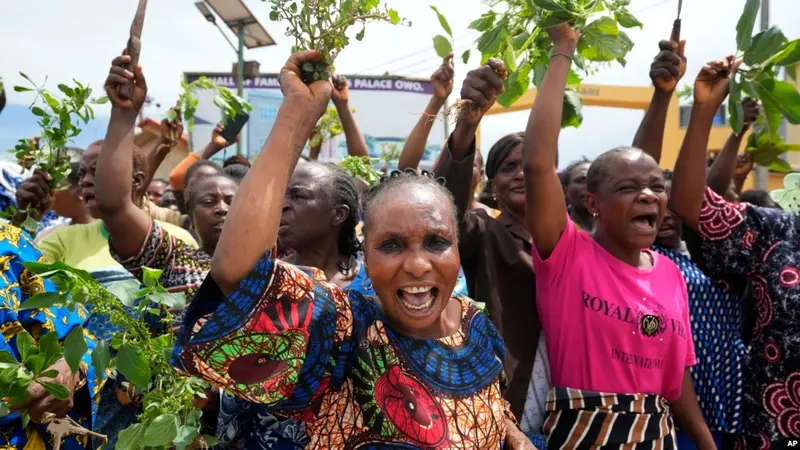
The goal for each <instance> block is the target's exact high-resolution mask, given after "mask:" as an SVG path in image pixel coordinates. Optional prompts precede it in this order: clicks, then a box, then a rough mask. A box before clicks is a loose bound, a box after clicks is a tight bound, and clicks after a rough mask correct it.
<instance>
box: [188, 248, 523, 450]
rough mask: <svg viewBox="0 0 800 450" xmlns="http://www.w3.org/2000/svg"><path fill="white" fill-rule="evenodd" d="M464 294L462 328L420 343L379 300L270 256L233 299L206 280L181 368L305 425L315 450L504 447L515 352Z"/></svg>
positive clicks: (193, 312)
mask: <svg viewBox="0 0 800 450" xmlns="http://www.w3.org/2000/svg"><path fill="white" fill-rule="evenodd" d="M458 301H459V302H460V304H461V307H462V321H461V326H460V328H459V330H458V331H457V332H456V333H455V334H453V335H451V336H448V337H446V338H442V339H430V340H418V339H413V338H410V337H407V336H404V335H401V334H399V333H397V332H396V331H394V330H393V329H392V327H391V325H390V323H389V322H388V321H387V319H386V317H385V316H384V315H383V313H382V311H381V309H380V307H379V306H378V302H376V301H375V300H374V299H372V298H370V297H365V296H364V295H362V294H360V293H358V292H355V291H347V292H345V291H344V290H341V289H339V288H337V287H336V286H334V285H332V284H329V283H326V282H324V281H318V280H315V279H314V278H313V277H311V276H309V275H308V274H307V273H305V272H304V271H302V270H300V269H298V268H297V267H295V266H292V265H291V264H287V263H284V262H282V261H277V260H275V259H274V257H273V256H272V252H268V253H267V254H266V255H265V256H264V257H263V258H262V259H261V261H260V262H259V263H258V264H257V265H256V267H255V268H254V269H253V271H252V273H251V274H250V275H249V276H248V277H247V278H246V279H245V280H244V281H242V282H241V283H240V285H239V287H238V288H237V289H236V290H235V291H234V292H233V293H232V294H231V295H230V296H228V297H227V298H226V297H225V296H224V295H223V294H222V292H221V291H220V289H219V287H218V286H217V285H216V283H214V280H213V279H211V278H210V277H209V278H206V281H205V282H204V285H203V286H202V287H201V288H200V290H199V291H198V293H197V296H196V297H195V299H194V301H193V302H192V304H191V306H190V307H189V310H188V311H187V315H186V321H185V323H184V331H183V334H182V336H180V337H179V341H178V342H179V345H177V346H176V349H175V350H176V354H175V355H176V357H177V359H176V364H179V365H182V366H183V368H184V369H185V370H187V371H188V372H189V373H191V374H193V375H195V376H198V377H201V378H203V379H205V380H207V381H209V382H210V383H212V384H214V385H217V386H219V387H221V388H223V389H225V390H226V391H227V392H230V393H232V394H234V395H236V396H237V397H240V398H243V399H245V400H248V401H251V402H254V403H261V404H264V405H266V406H267V407H268V408H269V410H270V411H271V412H281V413H282V414H284V415H288V416H291V417H294V418H296V419H298V420H299V421H301V422H303V423H304V424H305V428H306V432H307V435H308V439H309V442H308V445H307V446H306V448H313V449H316V448H325V449H332V450H336V449H352V448H362V449H377V448H395V449H418V448H425V449H434V448H435V449H444V448H448V449H483V448H486V449H489V448H491V449H497V448H502V446H503V443H504V441H505V434H506V424H505V420H506V419H507V418H510V417H511V416H510V412H509V409H508V403H507V402H506V401H505V400H503V398H502V395H501V390H500V376H501V373H502V370H503V366H502V359H503V356H504V354H505V348H504V346H503V343H502V340H501V338H500V336H499V335H498V333H497V331H496V330H495V329H494V327H493V326H492V324H491V322H490V321H489V320H488V318H487V317H486V316H485V315H484V314H483V313H481V312H479V311H478V309H477V308H476V307H475V306H474V305H473V304H472V303H471V302H469V301H467V300H466V299H458ZM200 318H203V319H204V323H203V324H202V326H200V327H199V329H196V328H195V324H196V322H197V321H198V319H200ZM187 330H189V331H190V332H187Z"/></svg>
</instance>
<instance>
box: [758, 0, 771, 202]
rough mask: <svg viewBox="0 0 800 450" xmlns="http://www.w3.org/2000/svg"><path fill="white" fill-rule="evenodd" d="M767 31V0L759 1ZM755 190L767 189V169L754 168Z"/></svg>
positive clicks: (763, 25) (763, 23) (762, 19)
mask: <svg viewBox="0 0 800 450" xmlns="http://www.w3.org/2000/svg"><path fill="white" fill-rule="evenodd" d="M768 29H769V0H761V31H767V30H768ZM755 181H756V189H761V190H767V189H768V188H769V169H767V168H766V167H762V166H756V180H755Z"/></svg>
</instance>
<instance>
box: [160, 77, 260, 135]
mask: <svg viewBox="0 0 800 450" xmlns="http://www.w3.org/2000/svg"><path fill="white" fill-rule="evenodd" d="M181 89H182V90H181V93H180V95H178V101H177V102H176V103H175V106H174V107H173V108H172V109H170V110H169V112H167V120H169V121H170V122H175V121H176V120H178V118H179V115H181V116H182V119H183V122H184V123H186V126H187V129H188V131H192V129H193V128H194V123H195V119H194V116H195V114H197V106H198V105H199V104H200V100H199V99H198V98H197V95H195V92H194V91H195V90H196V89H210V90H212V91H214V93H215V95H214V104H215V105H217V107H218V108H219V109H220V111H221V112H222V124H223V125H225V124H227V123H228V121H230V120H231V119H233V118H234V117H236V116H237V115H240V114H248V113H249V112H250V111H252V110H253V106H252V105H251V104H250V103H248V102H247V101H246V100H244V99H243V98H241V97H239V96H238V95H237V94H236V93H235V92H233V91H232V90H230V89H228V88H226V87H223V86H220V85H218V84H216V83H214V82H213V81H211V80H210V79H208V78H207V77H200V78H198V79H197V80H195V81H192V82H191V83H187V82H185V81H182V82H181Z"/></svg>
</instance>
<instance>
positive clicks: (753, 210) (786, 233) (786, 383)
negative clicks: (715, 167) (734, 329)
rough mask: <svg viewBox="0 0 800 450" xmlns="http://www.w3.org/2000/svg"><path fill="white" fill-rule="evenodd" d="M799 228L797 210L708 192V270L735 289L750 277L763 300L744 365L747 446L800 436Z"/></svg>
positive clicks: (703, 221) (702, 231)
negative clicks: (735, 201) (732, 200)
mask: <svg viewBox="0 0 800 450" xmlns="http://www.w3.org/2000/svg"><path fill="white" fill-rule="evenodd" d="M798 230H800V224H798V218H797V216H795V215H794V214H793V213H790V212H784V211H781V210H775V209H765V208H759V207H756V206H753V205H750V204H747V203H739V204H732V203H729V202H726V201H725V200H724V199H722V197H720V196H719V195H717V194H715V193H714V192H713V191H711V190H710V189H706V192H705V197H704V199H703V205H702V209H701V212H700V218H699V221H698V226H697V232H698V234H699V235H700V237H701V238H702V243H701V251H702V256H703V260H704V261H705V262H706V265H707V269H708V273H709V275H710V276H711V277H712V278H713V279H715V280H721V281H726V282H727V283H729V284H733V282H734V281H735V280H742V279H747V281H749V282H750V285H751V289H752V292H753V296H754V298H755V303H756V306H755V310H756V320H755V326H754V327H753V336H752V341H751V345H750V354H749V356H750V361H749V363H748V364H746V365H745V367H744V398H743V403H742V417H743V418H744V431H743V433H744V442H740V444H742V443H744V444H746V448H752V449H769V448H785V447H784V446H785V440H786V439H789V438H794V439H797V438H800V320H798V311H800V253H799V252H800V251H799V250H798V248H800V233H799V232H798ZM780 441H783V443H782V444H778V442H780Z"/></svg>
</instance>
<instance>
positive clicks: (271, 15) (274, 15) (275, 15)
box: [269, 11, 281, 22]
mask: <svg viewBox="0 0 800 450" xmlns="http://www.w3.org/2000/svg"><path fill="white" fill-rule="evenodd" d="M269 20H271V21H273V22H277V21H279V20H281V14H280V13H279V12H278V11H270V12H269Z"/></svg>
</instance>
